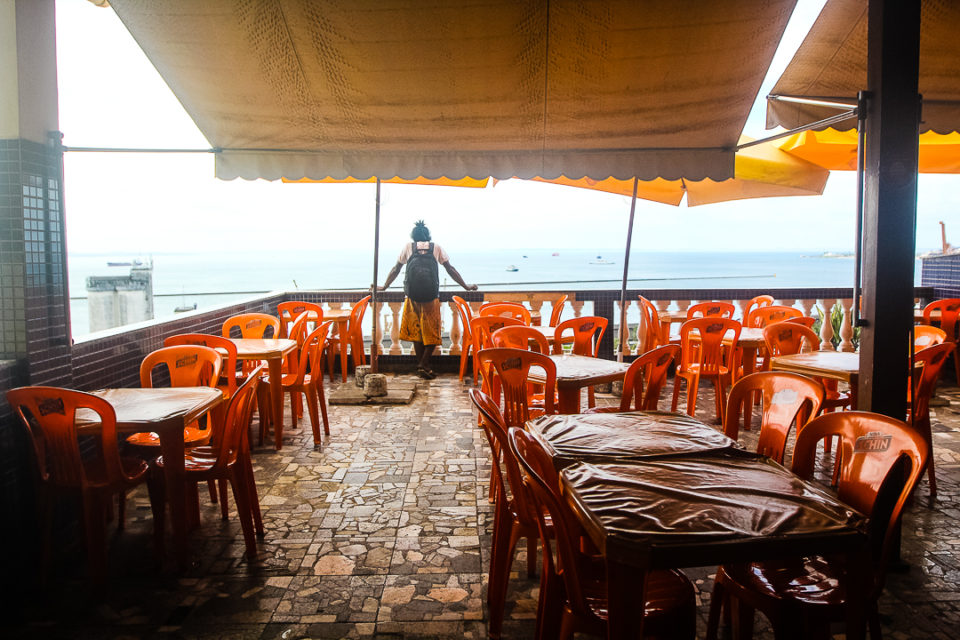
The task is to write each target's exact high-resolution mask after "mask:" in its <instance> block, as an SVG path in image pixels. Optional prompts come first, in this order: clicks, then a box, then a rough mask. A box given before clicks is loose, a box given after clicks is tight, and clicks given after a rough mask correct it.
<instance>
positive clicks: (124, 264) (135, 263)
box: [107, 260, 143, 267]
mask: <svg viewBox="0 0 960 640" xmlns="http://www.w3.org/2000/svg"><path fill="white" fill-rule="evenodd" d="M142 264H143V263H142V262H140V261H139V260H128V261H126V262H123V261H119V262H115V261H110V260H108V261H107V266H108V267H139V266H140V265H142Z"/></svg>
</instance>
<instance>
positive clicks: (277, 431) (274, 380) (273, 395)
mask: <svg viewBox="0 0 960 640" xmlns="http://www.w3.org/2000/svg"><path fill="white" fill-rule="evenodd" d="M282 369H283V358H271V359H269V360H267V370H268V372H269V373H270V404H271V405H272V406H273V435H274V444H275V445H276V447H277V451H280V447H282V446H283V384H282V383H281V382H280V379H281V377H282V376H283V371H282ZM290 410H291V411H292V410H293V407H292V406H291V407H290Z"/></svg>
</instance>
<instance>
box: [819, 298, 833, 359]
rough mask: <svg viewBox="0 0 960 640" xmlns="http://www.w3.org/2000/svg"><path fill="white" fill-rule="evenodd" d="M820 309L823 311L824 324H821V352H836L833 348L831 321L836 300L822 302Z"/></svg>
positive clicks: (825, 299) (830, 299)
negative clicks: (831, 313)
mask: <svg viewBox="0 0 960 640" xmlns="http://www.w3.org/2000/svg"><path fill="white" fill-rule="evenodd" d="M819 302H820V309H821V310H822V311H823V322H821V323H820V350H821V351H836V349H834V347H833V342H832V340H833V323H832V322H831V321H830V312H831V311H832V310H833V305H834V304H835V303H836V299H835V298H829V299H827V298H824V299H823V300H820V301H819Z"/></svg>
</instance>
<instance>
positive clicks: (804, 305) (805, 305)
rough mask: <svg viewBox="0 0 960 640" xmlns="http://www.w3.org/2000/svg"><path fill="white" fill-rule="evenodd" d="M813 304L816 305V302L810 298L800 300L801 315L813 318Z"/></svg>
mask: <svg viewBox="0 0 960 640" xmlns="http://www.w3.org/2000/svg"><path fill="white" fill-rule="evenodd" d="M815 304H817V301H816V300H812V299H810V298H804V299H802V300H800V310H801V311H803V315H805V316H807V317H813V305H815Z"/></svg>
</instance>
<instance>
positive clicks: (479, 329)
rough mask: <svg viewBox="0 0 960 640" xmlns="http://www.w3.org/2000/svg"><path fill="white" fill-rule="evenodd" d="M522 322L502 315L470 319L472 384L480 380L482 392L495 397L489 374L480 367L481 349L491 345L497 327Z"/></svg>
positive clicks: (515, 324)
mask: <svg viewBox="0 0 960 640" xmlns="http://www.w3.org/2000/svg"><path fill="white" fill-rule="evenodd" d="M522 325H523V322H522V321H520V320H516V319H514V318H505V317H503V316H476V317H474V318H473V319H472V320H471V321H470V333H471V334H472V335H473V377H474V380H473V384H474V386H476V385H477V384H479V383H480V382H481V381H482V383H483V387H481V388H482V389H483V391H484V393H488V394H490V395H493V397H494V398H496V397H497V395H496V394H495V392H494V390H493V389H492V388H491V387H490V386H489V376H488V375H487V372H485V371H483V370H482V369H480V358H479V355H478V354H479V353H480V350H481V349H489V348H491V347H493V332H494V331H496V330H497V329H502V328H503V327H510V326H522Z"/></svg>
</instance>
